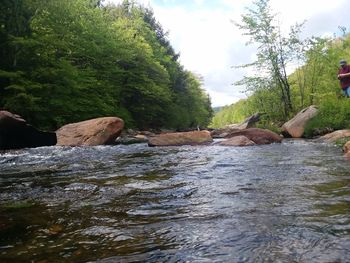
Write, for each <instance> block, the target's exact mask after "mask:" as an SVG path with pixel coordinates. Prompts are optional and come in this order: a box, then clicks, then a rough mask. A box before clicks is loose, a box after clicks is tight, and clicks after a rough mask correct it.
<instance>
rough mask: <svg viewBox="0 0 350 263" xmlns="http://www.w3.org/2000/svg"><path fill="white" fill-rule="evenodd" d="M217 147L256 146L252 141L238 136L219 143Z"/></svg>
mask: <svg viewBox="0 0 350 263" xmlns="http://www.w3.org/2000/svg"><path fill="white" fill-rule="evenodd" d="M215 145H221V146H251V145H256V143H255V142H253V141H252V140H249V139H248V138H247V137H245V136H242V135H238V136H235V137H232V138H229V139H227V140H224V141H221V142H219V143H216V144H215Z"/></svg>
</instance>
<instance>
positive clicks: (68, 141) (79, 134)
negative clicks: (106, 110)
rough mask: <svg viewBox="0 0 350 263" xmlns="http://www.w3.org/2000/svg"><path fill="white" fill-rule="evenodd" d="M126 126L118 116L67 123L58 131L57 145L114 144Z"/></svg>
mask: <svg viewBox="0 0 350 263" xmlns="http://www.w3.org/2000/svg"><path fill="white" fill-rule="evenodd" d="M123 128H124V121H123V120H122V119H120V118H117V117H101V118H96V119H91V120H87V121H82V122H77V123H71V124H67V125H65V126H63V127H61V128H60V129H58V130H57V131H56V134H57V145H62V146H63V145H65V146H82V145H85V146H88V145H90V146H93V145H104V144H113V143H114V141H115V139H116V138H117V137H118V136H119V135H120V133H121V132H122V130H123Z"/></svg>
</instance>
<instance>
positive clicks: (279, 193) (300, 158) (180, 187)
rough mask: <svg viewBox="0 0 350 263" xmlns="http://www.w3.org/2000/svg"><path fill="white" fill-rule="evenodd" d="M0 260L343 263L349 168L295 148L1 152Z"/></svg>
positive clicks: (312, 148)
mask: <svg viewBox="0 0 350 263" xmlns="http://www.w3.org/2000/svg"><path fill="white" fill-rule="evenodd" d="M0 262H11V263H14V262H40V263H45V262H50V263H51V262H53V263H55V262H102V263H109V262H350V161H349V160H345V159H344V158H343V157H342V154H341V149H340V148H339V147H335V146H333V145H329V144H320V143H313V142H310V141H304V140H285V141H284V142H283V143H282V144H272V145H263V146H252V147H243V148H240V147H222V146H198V147H197V146H196V147H193V146H183V147H162V148H149V147H147V145H146V144H138V145H129V146H97V147H76V148H71V147H42V148H36V149H25V150H19V151H11V152H7V153H2V154H0Z"/></svg>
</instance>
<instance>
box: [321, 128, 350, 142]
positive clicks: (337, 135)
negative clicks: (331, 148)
mask: <svg viewBox="0 0 350 263" xmlns="http://www.w3.org/2000/svg"><path fill="white" fill-rule="evenodd" d="M346 137H350V130H338V131H334V132H331V133H328V134H326V135H324V136H321V137H320V138H318V139H317V140H320V141H326V142H335V141H336V140H339V139H342V138H346Z"/></svg>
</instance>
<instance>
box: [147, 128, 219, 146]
mask: <svg viewBox="0 0 350 263" xmlns="http://www.w3.org/2000/svg"><path fill="white" fill-rule="evenodd" d="M212 141H213V139H212V138H211V136H210V132H209V131H192V132H175V133H164V134H160V135H157V136H155V137H151V138H150V139H149V140H148V145H149V146H180V145H201V144H207V143H210V142H212Z"/></svg>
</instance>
